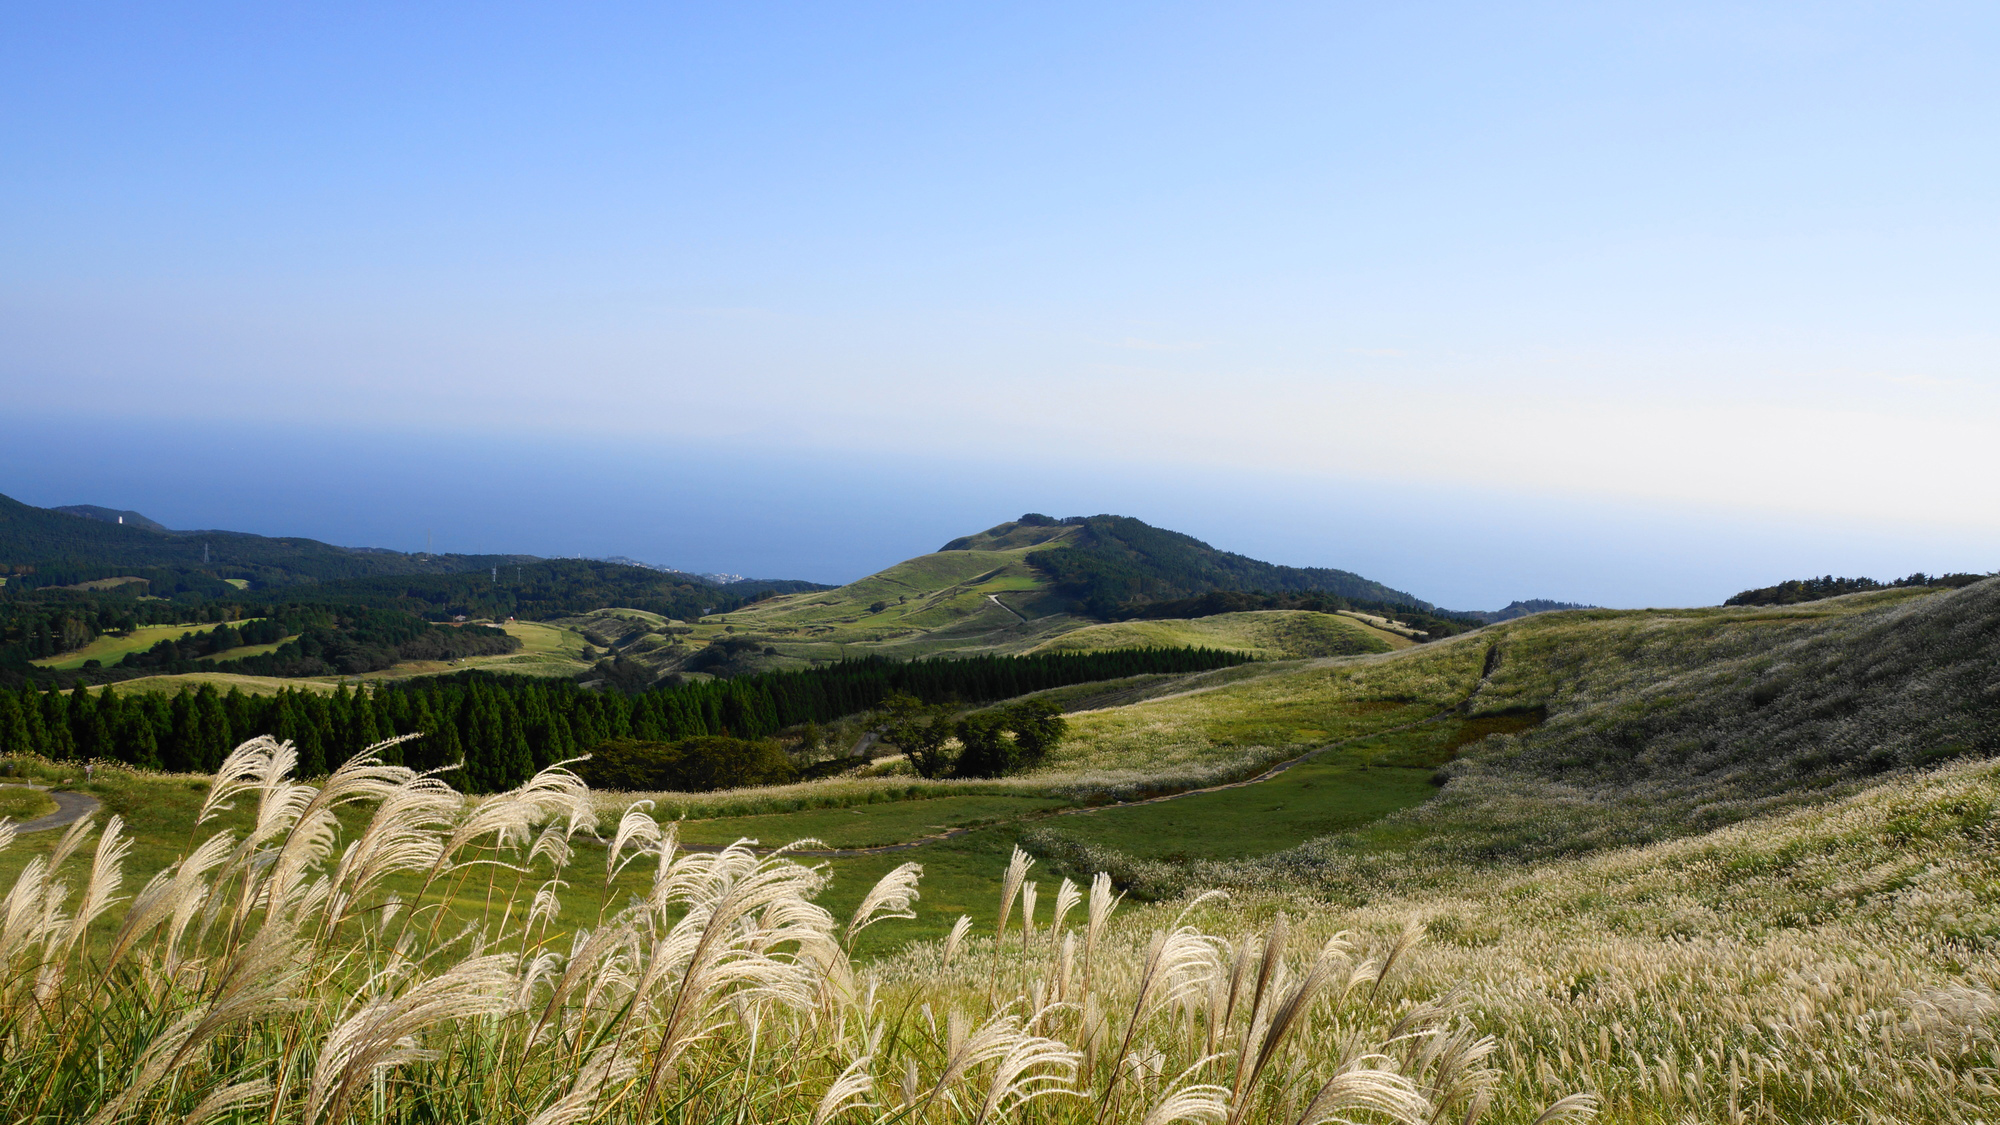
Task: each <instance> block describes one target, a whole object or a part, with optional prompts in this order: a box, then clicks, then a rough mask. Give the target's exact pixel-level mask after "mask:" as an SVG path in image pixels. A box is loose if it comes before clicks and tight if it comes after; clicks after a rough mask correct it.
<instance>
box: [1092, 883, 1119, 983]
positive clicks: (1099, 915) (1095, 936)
mask: <svg viewBox="0 0 2000 1125" xmlns="http://www.w3.org/2000/svg"><path fill="white" fill-rule="evenodd" d="M1124 898H1125V896H1124V895H1123V894H1119V895H1117V896H1115V897H1114V896H1113V895H1112V893H1111V876H1110V875H1108V874H1106V873H1104V872H1102V871H1100V872H1098V873H1097V874H1096V875H1093V876H1092V877H1091V880H1090V916H1089V923H1088V924H1087V925H1086V926H1085V928H1084V932H1083V987H1084V989H1085V990H1086V991H1088V990H1089V988H1090V979H1091V972H1092V969H1093V967H1094V966H1095V965H1096V961H1097V956H1096V955H1097V945H1098V942H1099V941H1101V940H1102V939H1103V937H1104V927H1105V924H1106V923H1108V922H1110V921H1111V912H1112V911H1113V910H1116V909H1118V904H1119V902H1120V901H1122V900H1123V899H1124Z"/></svg>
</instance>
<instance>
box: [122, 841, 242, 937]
mask: <svg viewBox="0 0 2000 1125" xmlns="http://www.w3.org/2000/svg"><path fill="white" fill-rule="evenodd" d="M234 843H235V841H234V840H232V839H231V838H230V836H229V834H228V833H226V832H218V833H216V834H215V835H213V836H210V837H209V838H208V839H207V840H205V841H203V842H202V844H201V846H200V847H198V848H196V849H195V850H194V852H193V853H192V854H191V855H189V856H188V857H187V858H185V859H183V860H181V861H180V862H179V863H176V864H173V865H172V866H169V867H167V868H164V869H162V870H161V871H160V873H159V874H157V875H155V876H153V878H152V880H151V881H150V882H148V883H147V884H146V885H145V887H144V888H142V889H141V890H140V891H139V893H138V894H137V895H136V896H134V897H133V899H132V905H131V907H130V908H129V909H128V910H126V912H125V920H124V922H122V923H121V924H120V925H119V927H118V933H117V935H116V936H114V937H113V938H112V939H111V948H110V951H109V952H107V953H106V954H105V957H104V963H105V965H106V966H107V967H108V966H111V965H115V964H117V963H118V962H119V961H120V960H122V959H123V958H124V956H125V954H126V953H128V952H130V950H131V949H132V946H133V945H134V944H135V943H137V942H138V940H139V939H140V938H142V937H144V936H145V935H146V934H147V933H148V932H150V931H151V930H152V929H153V927H155V926H157V925H159V924H160V923H161V922H162V921H165V920H166V919H167V918H169V917H171V918H173V919H174V920H175V921H176V923H177V924H176V925H175V926H174V927H173V929H172V931H171V941H170V944H171V943H177V942H178V941H179V938H180V933H181V931H182V930H183V929H184V928H185V927H186V925H187V919H188V918H191V917H192V916H193V914H194V911H195V910H196V909H197V908H198V907H199V906H200V905H201V903H202V900H203V899H204V898H206V897H207V894H208V884H207V883H205V882H204V881H203V880H202V876H204V875H206V874H208V872H209V870H210V869H211V868H213V867H214V866H215V865H216V864H218V863H221V862H222V860H223V857H224V856H226V855H228V854H229V849H230V846H231V845H232V844H234Z"/></svg>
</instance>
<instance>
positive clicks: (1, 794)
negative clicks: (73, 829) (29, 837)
mask: <svg viewBox="0 0 2000 1125" xmlns="http://www.w3.org/2000/svg"><path fill="white" fill-rule="evenodd" d="M54 811H56V803H55V800H54V799H53V798H51V797H50V796H49V795H48V794H47V793H44V792H42V791H41V790H39V789H30V788H28V787H27V786H25V785H8V784H6V783H5V782H0V817H6V818H7V819H9V820H12V821H14V822H15V823H17V824H18V823H21V822H24V821H29V820H33V819H35V818H36V817H38V816H47V815H49V814H50V813H52V812H54Z"/></svg>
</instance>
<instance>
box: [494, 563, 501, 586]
mask: <svg viewBox="0 0 2000 1125" xmlns="http://www.w3.org/2000/svg"><path fill="white" fill-rule="evenodd" d="M493 584H494V585H495V586H498V585H499V584H500V568H499V567H497V566H496V567H494V568H493Z"/></svg>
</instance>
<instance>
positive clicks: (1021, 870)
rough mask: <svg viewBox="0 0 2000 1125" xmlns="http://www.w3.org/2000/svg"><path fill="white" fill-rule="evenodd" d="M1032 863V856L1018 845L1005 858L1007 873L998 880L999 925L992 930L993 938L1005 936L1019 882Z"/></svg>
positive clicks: (1026, 873) (999, 938) (998, 938)
mask: <svg viewBox="0 0 2000 1125" xmlns="http://www.w3.org/2000/svg"><path fill="white" fill-rule="evenodd" d="M1034 865H1035V860H1034V857H1033V856H1030V855H1029V854H1028V853H1027V852H1024V851H1022V850H1021V849H1020V848H1019V847H1016V848H1015V849H1014V854H1013V856H1012V857H1010V858H1009V859H1008V860H1007V874H1006V875H1005V876H1003V877H1002V878H1001V880H1000V925H999V926H998V927H997V928H996V929H995V930H994V931H993V940H995V941H1000V940H1003V939H1004V938H1006V936H1007V919H1008V917H1009V916H1010V915H1011V914H1012V913H1013V911H1014V896H1015V895H1018V894H1020V893H1021V883H1022V882H1023V881H1024V880H1026V879H1027V877H1028V868H1030V867H1033V866H1034Z"/></svg>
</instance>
